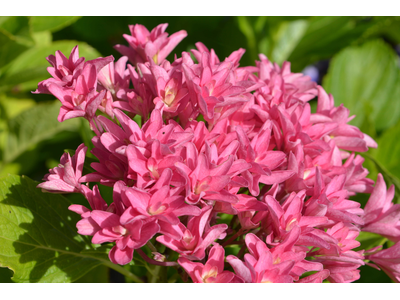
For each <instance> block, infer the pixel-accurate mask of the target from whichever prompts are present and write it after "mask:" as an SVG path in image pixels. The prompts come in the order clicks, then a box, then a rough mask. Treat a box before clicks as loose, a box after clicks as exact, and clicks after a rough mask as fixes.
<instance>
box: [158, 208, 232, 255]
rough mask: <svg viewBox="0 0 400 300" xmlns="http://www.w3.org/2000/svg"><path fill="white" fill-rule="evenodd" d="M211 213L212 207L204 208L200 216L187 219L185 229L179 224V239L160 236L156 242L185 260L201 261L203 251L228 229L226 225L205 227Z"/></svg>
mask: <svg viewBox="0 0 400 300" xmlns="http://www.w3.org/2000/svg"><path fill="white" fill-rule="evenodd" d="M211 212H212V207H211V206H205V207H203V209H202V210H201V214H200V215H198V216H195V217H191V218H190V219H189V221H188V223H187V224H188V225H187V228H186V227H185V226H184V225H183V224H179V226H180V229H181V231H182V232H183V236H182V238H181V239H174V238H171V237H169V236H165V235H161V236H159V237H157V241H158V242H160V243H161V244H164V245H165V246H167V247H168V248H170V249H172V250H174V251H176V252H178V253H179V254H181V256H182V257H185V258H187V259H190V260H200V259H203V258H204V257H205V249H206V248H207V247H208V246H210V244H211V243H213V242H214V241H215V240H216V239H217V238H223V237H224V236H225V234H224V232H225V231H226V229H227V228H228V226H227V225H226V224H218V225H215V226H212V227H209V225H208V226H207V224H209V221H210V214H211ZM207 227H208V228H207Z"/></svg>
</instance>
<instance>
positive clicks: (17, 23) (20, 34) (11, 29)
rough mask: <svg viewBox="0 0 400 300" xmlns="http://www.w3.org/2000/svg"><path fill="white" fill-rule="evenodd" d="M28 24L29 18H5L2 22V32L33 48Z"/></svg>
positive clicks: (0, 23)
mask: <svg viewBox="0 0 400 300" xmlns="http://www.w3.org/2000/svg"><path fill="white" fill-rule="evenodd" d="M28 22H29V17H23V16H18V17H5V18H4V17H3V18H2V19H1V20H0V31H1V32H2V33H4V34H5V35H7V36H8V37H9V38H10V39H11V40H14V41H16V42H17V43H20V44H22V45H25V46H28V47H29V46H33V39H32V37H31V34H30V31H29V24H28Z"/></svg>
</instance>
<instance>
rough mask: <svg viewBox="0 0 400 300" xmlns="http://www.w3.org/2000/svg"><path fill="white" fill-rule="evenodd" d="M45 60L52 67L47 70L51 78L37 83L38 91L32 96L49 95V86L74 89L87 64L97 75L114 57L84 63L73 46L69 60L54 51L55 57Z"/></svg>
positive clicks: (83, 59) (76, 48)
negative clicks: (93, 68) (91, 66)
mask: <svg viewBox="0 0 400 300" xmlns="http://www.w3.org/2000/svg"><path fill="white" fill-rule="evenodd" d="M46 59H47V61H48V62H49V63H50V64H51V65H52V67H48V68H47V71H48V72H49V73H50V75H51V76H53V78H49V79H46V80H43V81H41V82H39V84H38V89H37V90H36V91H35V92H33V93H34V94H50V93H51V91H50V90H49V89H48V87H49V86H50V84H56V85H58V86H60V87H65V88H70V89H75V85H76V82H77V79H78V77H79V75H81V73H82V71H83V69H84V68H85V67H86V65H87V64H92V65H94V66H95V67H96V73H98V72H99V71H100V70H101V69H102V68H103V67H104V66H106V65H107V64H109V63H110V62H112V61H113V60H114V57H113V56H112V55H110V56H107V57H105V58H102V57H100V58H96V59H93V60H89V61H87V62H85V58H84V57H79V49H78V46H75V47H74V48H73V49H72V51H71V54H70V56H69V58H66V57H65V55H64V54H63V53H62V52H61V51H56V55H55V56H54V55H49V56H48V57H47V58H46Z"/></svg>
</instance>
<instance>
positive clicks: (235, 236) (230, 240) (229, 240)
mask: <svg viewBox="0 0 400 300" xmlns="http://www.w3.org/2000/svg"><path fill="white" fill-rule="evenodd" d="M243 233H244V230H243V228H240V229H239V231H238V232H236V233H235V234H234V235H232V236H231V237H230V238H229V239H228V240H227V241H226V242H224V243H223V244H222V245H221V246H222V247H225V246H227V245H229V244H230V243H232V242H233V241H234V240H236V239H237V238H238V236H240V235H242V234H243Z"/></svg>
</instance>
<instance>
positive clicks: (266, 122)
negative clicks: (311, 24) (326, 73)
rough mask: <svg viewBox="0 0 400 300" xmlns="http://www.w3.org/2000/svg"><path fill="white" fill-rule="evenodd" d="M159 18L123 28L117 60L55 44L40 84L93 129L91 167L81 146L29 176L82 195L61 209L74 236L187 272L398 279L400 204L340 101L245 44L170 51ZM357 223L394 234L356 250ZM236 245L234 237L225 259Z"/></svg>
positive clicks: (118, 254)
mask: <svg viewBox="0 0 400 300" xmlns="http://www.w3.org/2000/svg"><path fill="white" fill-rule="evenodd" d="M166 27H167V24H161V25H159V26H157V27H156V28H154V29H153V30H152V31H151V32H149V31H148V30H147V29H146V28H145V27H144V26H143V25H139V24H137V25H132V26H130V31H131V35H124V37H125V39H126V40H127V41H128V43H129V47H127V46H122V45H117V46H116V48H117V50H118V51H119V52H121V53H122V54H124V55H125V56H123V57H121V58H120V59H119V60H118V61H116V62H115V63H114V62H113V60H114V58H113V57H112V56H109V57H106V58H98V59H95V60H91V61H87V62H85V60H84V58H79V54H78V48H77V47H75V48H74V49H73V50H72V52H71V55H70V57H69V58H68V59H67V58H66V57H65V56H64V55H63V54H62V53H61V52H59V51H57V52H56V55H55V56H52V55H50V56H49V57H48V61H49V62H50V63H51V65H52V67H50V68H49V69H48V70H49V73H50V74H51V75H52V78H50V79H47V80H45V81H42V82H41V83H39V86H38V89H37V91H35V93H52V94H53V95H54V96H56V97H57V98H58V99H59V100H60V101H61V103H62V106H61V109H60V114H59V118H58V119H59V121H60V122H61V121H64V120H67V119H70V118H75V117H83V118H84V119H86V120H87V121H88V122H89V124H90V126H91V129H92V130H93V131H94V133H95V136H94V137H93V138H92V140H91V141H92V144H93V147H91V149H92V150H91V153H92V154H93V155H94V157H95V158H94V161H92V162H91V164H90V167H91V170H87V173H85V174H82V171H83V163H84V159H85V153H86V150H87V147H86V146H85V145H83V144H82V145H80V146H79V147H78V149H77V151H76V154H75V155H73V156H72V157H71V156H70V155H69V154H64V155H63V156H62V157H61V162H60V165H59V166H58V167H56V168H54V169H52V170H50V174H48V175H46V177H45V180H46V181H45V182H43V183H41V184H39V185H38V187H40V188H42V189H43V190H46V191H49V192H53V193H80V194H82V195H83V196H84V197H85V198H86V199H87V200H88V203H89V206H87V207H86V206H83V205H77V204H74V205H71V206H70V207H69V209H70V210H71V211H74V212H76V213H77V214H79V215H80V216H81V220H80V221H79V222H78V223H77V230H78V233H79V234H82V235H89V236H93V238H92V242H93V243H96V244H101V243H110V244H111V245H112V250H111V251H110V253H109V258H110V260H111V261H112V262H113V263H116V264H121V265H123V264H128V263H129V262H130V261H131V260H132V258H133V253H134V251H135V250H136V251H137V253H138V254H139V255H140V256H141V257H142V259H143V260H145V261H146V262H147V263H149V264H154V265H158V266H164V267H168V266H175V267H177V268H180V270H179V272H178V274H182V272H186V273H187V274H189V275H190V277H191V278H192V280H193V282H322V281H324V280H327V281H330V282H352V281H355V280H357V279H358V278H359V276H360V270H359V268H360V266H362V265H364V264H365V262H364V261H365V259H368V260H371V261H372V262H373V263H375V264H376V265H377V266H378V267H377V266H375V265H374V264H373V263H368V262H367V263H366V264H367V265H370V266H375V267H376V268H381V269H383V270H384V271H385V272H387V273H388V274H389V276H390V277H391V278H392V279H393V280H396V281H399V272H400V271H399V267H398V266H399V255H398V254H399V253H398V252H399V251H398V250H399V246H398V245H399V240H400V204H393V203H392V199H393V197H394V188H393V187H390V188H389V190H386V185H385V183H384V180H383V177H382V175H378V179H377V182H376V184H375V186H374V181H373V180H372V179H369V178H367V177H366V176H367V175H368V170H367V169H365V168H364V167H363V163H364V159H363V158H362V157H361V156H360V155H356V153H354V152H363V151H367V150H368V148H369V147H376V146H377V145H376V143H375V142H374V141H373V140H372V139H371V138H370V137H368V136H367V135H365V134H364V133H362V132H361V131H360V130H359V129H358V128H357V127H355V126H351V125H349V124H348V122H349V121H350V120H351V119H352V117H349V115H350V112H349V110H348V109H347V108H345V107H344V106H343V105H340V106H335V105H334V100H333V97H332V95H328V94H327V93H326V92H325V91H324V89H323V88H322V87H321V86H318V85H317V84H316V83H315V82H313V81H312V80H311V78H310V77H308V76H303V75H302V74H299V73H292V72H291V71H290V63H289V62H284V63H283V64H282V66H278V65H277V64H274V63H271V62H270V61H269V60H268V59H267V58H266V57H265V56H264V55H262V54H261V55H260V56H259V58H260V61H256V62H255V66H241V67H239V61H240V59H241V57H242V55H243V54H244V52H245V50H244V49H239V50H237V51H234V52H233V53H232V54H231V55H229V56H228V57H227V58H226V59H225V60H223V61H221V60H220V59H219V58H218V56H217V54H216V53H215V51H214V50H213V49H211V50H209V49H208V48H207V47H206V46H205V45H204V44H202V43H200V42H199V43H196V49H192V50H191V51H190V52H183V53H182V55H181V57H178V56H175V58H174V59H173V61H168V60H167V59H166V57H167V56H168V54H169V53H170V52H171V51H172V50H173V49H174V47H175V46H176V45H177V43H178V42H180V41H181V40H182V39H183V38H184V37H185V36H186V32H185V31H183V30H182V31H180V32H177V33H175V34H173V35H171V36H168V34H167V33H166V32H165V29H166ZM190 53H191V54H190ZM191 55H193V56H194V58H195V60H194V59H192V57H191ZM128 60H130V62H131V63H133V66H132V65H130V64H127V61H128ZM316 97H317V98H318V103H317V111H316V113H312V112H311V105H310V103H309V101H310V100H312V99H313V98H316ZM198 118H199V119H198ZM200 119H201V120H202V121H201V120H200ZM139 120H140V121H139ZM136 121H137V122H136ZM142 123H143V126H141V125H140V124H142ZM85 171H86V168H85ZM89 183H90V184H92V183H94V186H93V187H92V185H89ZM85 184H86V185H85ZM101 185H104V186H108V187H109V188H111V189H112V190H113V199H112V202H109V201H107V202H106V201H105V200H107V199H103V197H102V196H101V195H100V189H101ZM357 193H371V196H370V199H369V201H368V202H367V204H366V205H365V207H364V208H362V207H361V204H360V203H359V202H357V201H355V200H351V199H350V198H349V197H351V196H353V195H356V194H357ZM107 203H110V204H109V205H108V204H107ZM360 231H367V232H373V233H375V234H379V235H381V236H382V237H385V238H388V239H390V240H392V241H394V242H397V244H395V246H393V247H391V248H388V249H385V250H382V251H378V252H373V251H375V250H376V249H375V250H374V249H372V250H369V251H365V249H361V250H359V251H355V250H354V249H355V248H357V247H359V246H360V242H359V241H357V239H358V236H359V232H360ZM160 244H163V246H165V247H166V248H165V251H160V249H157V248H158V247H159V246H160ZM233 245H235V246H238V247H239V248H238V249H240V250H238V252H237V254H236V256H233V255H228V256H227V258H226V261H227V262H228V264H229V265H230V267H229V265H226V266H228V267H229V268H230V269H229V270H224V259H225V257H224V256H225V249H226V247H230V246H233ZM361 246H363V245H361ZM143 247H148V248H149V249H150V250H151V252H152V253H153V254H154V257H153V258H150V257H147V255H146V253H148V251H143V249H142V248H143ZM381 247H382V245H381ZM171 254H175V255H171ZM178 255H179V258H178V259H177V261H168V259H171V257H177V256H178ZM199 261H201V262H199ZM232 269H233V271H234V272H231V271H232ZM308 272H315V273H313V274H311V275H310V274H309V273H308ZM185 276H186V275H183V280H185V278H187V276H186V277H185Z"/></svg>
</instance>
